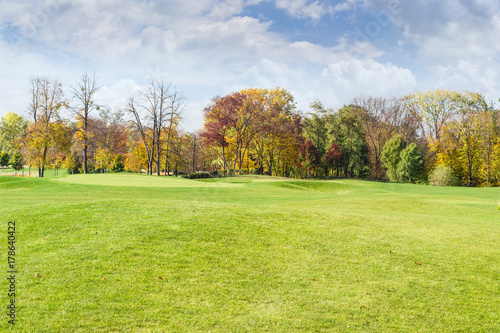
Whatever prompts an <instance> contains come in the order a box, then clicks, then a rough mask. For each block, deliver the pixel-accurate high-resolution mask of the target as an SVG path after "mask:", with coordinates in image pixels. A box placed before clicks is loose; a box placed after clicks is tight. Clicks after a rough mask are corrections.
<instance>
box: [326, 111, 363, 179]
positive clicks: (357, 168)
mask: <svg viewBox="0 0 500 333" xmlns="http://www.w3.org/2000/svg"><path fill="white" fill-rule="evenodd" d="M327 127H328V133H329V135H330V141H331V142H338V143H339V146H340V151H341V152H342V159H341V161H340V165H341V167H342V174H343V176H344V177H360V178H364V177H365V176H366V172H365V167H366V165H367V156H366V152H367V150H366V142H365V134H364V131H363V126H362V124H361V120H360V118H359V115H358V113H357V112H356V107H355V106H345V107H343V108H341V109H340V110H338V112H337V113H336V114H335V115H333V116H331V117H329V118H328V122H327Z"/></svg>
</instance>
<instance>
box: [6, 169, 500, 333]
mask: <svg viewBox="0 0 500 333" xmlns="http://www.w3.org/2000/svg"><path fill="white" fill-rule="evenodd" d="M49 175H50V174H49ZM0 200H1V203H2V204H1V206H0V216H1V223H0V225H1V226H2V227H1V228H2V229H3V230H4V231H3V236H0V242H2V243H4V246H2V248H4V250H3V251H1V255H2V257H1V262H3V263H4V264H3V267H4V268H3V271H4V272H5V273H4V275H7V273H6V272H7V270H8V268H7V223H8V221H11V220H15V221H16V223H17V224H16V226H17V229H16V237H17V239H16V247H17V249H16V256H17V261H18V262H17V270H18V274H17V276H16V283H17V284H16V289H17V299H16V305H17V308H16V310H17V322H16V325H15V328H14V329H13V328H11V327H10V326H11V325H9V324H8V323H7V320H8V317H7V316H6V315H4V316H3V317H2V318H3V319H2V321H1V322H0V330H5V331H7V330H15V331H19V332H89V331H91V332H93V331H96V332H162V331H163V332H185V331H189V332H191V331H192V332H209V331H211V332H256V331H270V332H499V331H500V210H498V209H497V207H499V206H500V188H475V189H471V188H437V187H429V186H418V185H408V184H391V183H378V182H368V181H355V180H339V181H299V180H288V179H282V178H268V177H234V178H224V179H216V180H206V181H196V180H186V179H180V178H179V179H175V178H164V177H161V178H157V177H152V176H151V177H150V176H144V175H143V176H141V175H132V174H104V175H73V176H67V175H63V176H60V177H55V176H53V177H48V178H47V179H35V178H31V179H27V178H13V177H0ZM0 230H1V229H0ZM1 234H2V233H0V235H1ZM37 275H38V276H37ZM1 280H2V282H1V284H0V292H1V293H2V295H4V296H3V297H2V298H1V299H3V305H1V304H0V306H2V308H3V309H4V312H5V313H7V309H6V306H7V304H8V303H7V302H8V298H7V290H8V281H7V279H5V278H4V279H1Z"/></svg>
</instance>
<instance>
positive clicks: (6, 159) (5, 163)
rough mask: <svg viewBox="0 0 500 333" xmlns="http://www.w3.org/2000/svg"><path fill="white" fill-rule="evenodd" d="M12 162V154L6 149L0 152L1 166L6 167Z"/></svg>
mask: <svg viewBox="0 0 500 333" xmlns="http://www.w3.org/2000/svg"><path fill="white" fill-rule="evenodd" d="M9 163H10V155H9V153H7V152H6V151H2V152H1V153H0V166H3V167H6V166H8V165H9Z"/></svg>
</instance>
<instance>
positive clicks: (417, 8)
mask: <svg viewBox="0 0 500 333" xmlns="http://www.w3.org/2000/svg"><path fill="white" fill-rule="evenodd" d="M84 73H90V74H92V73H95V75H96V78H97V82H98V85H99V86H100V89H99V91H98V96H97V98H98V102H99V104H101V105H106V106H107V107H109V108H110V109H112V110H118V109H120V108H122V107H124V106H125V103H126V101H127V100H128V99H129V98H130V97H131V96H132V95H133V94H134V93H137V91H138V90H139V89H140V88H141V87H142V86H144V85H146V84H148V83H149V82H151V80H152V79H154V78H156V79H163V80H165V81H166V82H171V83H172V87H175V89H176V90H177V91H178V92H179V93H181V94H182V95H183V96H184V97H185V101H186V102H185V103H186V108H185V111H184V121H183V124H182V125H183V127H184V128H185V129H186V130H189V131H194V130H196V129H199V128H201V127H202V125H203V116H202V112H203V108H204V107H206V106H207V105H209V104H210V101H211V99H212V98H213V97H215V96H224V95H226V94H229V93H232V92H235V91H238V90H241V89H244V88H249V87H262V88H274V87H281V88H284V89H286V90H288V91H289V92H290V93H292V94H293V96H294V98H295V101H296V103H297V107H298V109H300V110H302V111H303V112H304V113H306V112H308V110H309V105H310V104H311V103H312V102H314V101H315V100H319V101H321V102H322V103H323V105H324V106H325V107H331V108H333V109H338V108H340V107H342V106H343V105H345V104H349V103H350V102H351V101H352V99H353V98H355V97H358V96H377V97H393V96H403V95H405V94H408V93H411V92H414V91H427V90H429V89H455V90H469V91H475V92H480V93H482V94H483V95H484V96H485V97H486V100H487V101H496V102H498V99H499V98H500V85H499V84H498V76H499V74H500V2H499V1H498V0H439V1H436V0H432V1H431V0H337V1H334V0H331V1H322V0H314V1H310V0H223V1H218V0H164V1H160V0H47V1H44V0H36V1H35V0H0V115H4V114H5V113H7V112H8V111H13V112H16V113H18V114H25V113H26V110H27V108H28V105H29V94H30V93H29V90H30V83H29V79H30V77H32V76H39V75H43V76H48V77H49V78H51V79H55V80H58V81H60V82H62V83H63V84H64V85H66V87H68V88H69V87H71V86H76V85H77V84H78V82H79V81H80V79H81V76H82V74H84ZM67 91H68V93H67V94H66V96H67V97H68V98H69V97H70V96H69V89H67Z"/></svg>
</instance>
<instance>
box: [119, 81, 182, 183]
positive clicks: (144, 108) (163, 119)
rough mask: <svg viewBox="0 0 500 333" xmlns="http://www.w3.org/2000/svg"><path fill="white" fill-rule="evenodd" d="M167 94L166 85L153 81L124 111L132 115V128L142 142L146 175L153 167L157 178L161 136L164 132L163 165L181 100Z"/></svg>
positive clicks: (150, 172)
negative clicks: (165, 143) (145, 160)
mask: <svg viewBox="0 0 500 333" xmlns="http://www.w3.org/2000/svg"><path fill="white" fill-rule="evenodd" d="M170 90H171V85H170V84H165V82H164V81H162V80H156V79H155V80H153V81H152V82H151V84H150V85H149V86H147V87H146V88H144V89H143V90H142V91H140V92H139V93H138V94H137V96H135V97H132V98H131V99H130V100H129V104H128V108H127V111H128V112H130V113H132V114H133V115H134V124H135V127H136V129H137V130H138V132H139V133H140V136H141V138H142V140H143V143H144V147H145V149H146V153H147V158H148V174H150V175H151V174H153V165H155V166H156V174H157V175H158V176H159V175H160V172H161V167H160V166H161V154H162V146H161V142H162V134H163V133H164V131H165V130H166V129H167V153H166V157H165V164H167V160H168V143H169V142H168V141H169V140H170V134H171V131H172V128H173V126H174V125H175V123H176V122H178V121H179V119H180V111H181V110H182V102H181V98H180V97H179V95H178V94H177V92H174V93H171V92H170ZM165 169H166V165H165Z"/></svg>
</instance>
